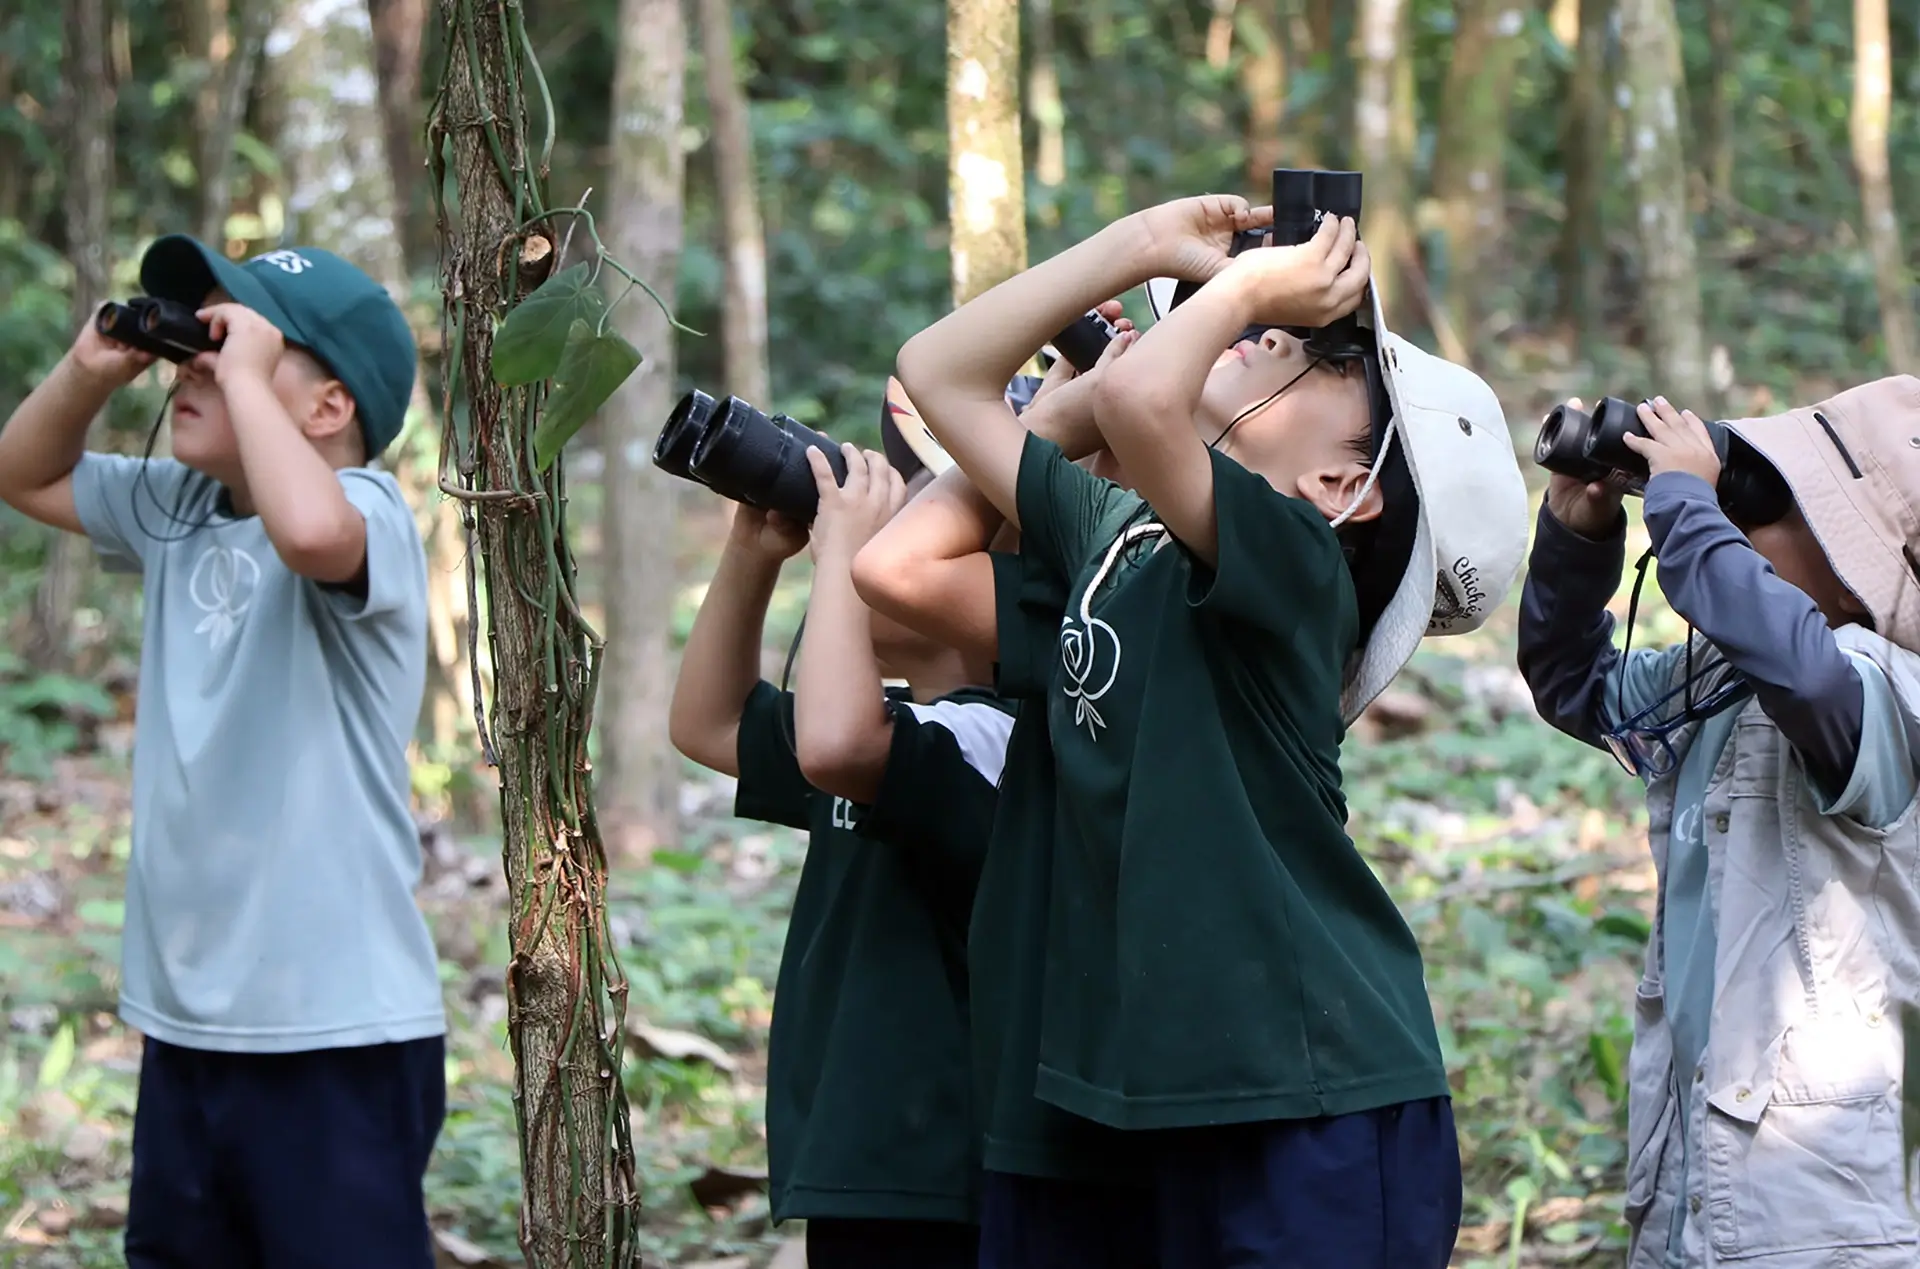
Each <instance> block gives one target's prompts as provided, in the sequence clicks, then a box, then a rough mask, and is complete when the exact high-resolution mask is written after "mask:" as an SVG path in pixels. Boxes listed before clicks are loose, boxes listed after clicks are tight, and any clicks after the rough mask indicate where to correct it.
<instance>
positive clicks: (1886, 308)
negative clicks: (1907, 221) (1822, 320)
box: [1851, 0, 1914, 374]
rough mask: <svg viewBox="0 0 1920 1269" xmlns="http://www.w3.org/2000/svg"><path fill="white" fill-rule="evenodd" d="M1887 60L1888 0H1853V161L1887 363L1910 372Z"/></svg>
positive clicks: (1907, 280)
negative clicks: (1891, 168)
mask: <svg viewBox="0 0 1920 1269" xmlns="http://www.w3.org/2000/svg"><path fill="white" fill-rule="evenodd" d="M1889 62H1890V58H1889V55H1888V48H1887V0H1853V117H1852V120H1851V123H1852V132H1853V165H1854V167H1855V169H1857V170H1858V171H1859V173H1860V204H1861V213H1862V215H1863V216H1864V218H1865V220H1866V231H1867V232H1866V238H1867V250H1868V251H1870V252H1872V253H1873V276H1874V281H1875V283H1876V285H1877V286H1878V287H1879V290H1880V325H1881V329H1882V330H1883V331H1884V332H1885V334H1886V341H1887V364H1888V365H1889V366H1890V367H1891V368H1892V369H1893V370H1894V372H1895V373H1898V374H1911V373H1912V372H1913V370H1914V360H1913V357H1914V331H1913V286H1912V278H1911V276H1910V274H1909V273H1908V271H1907V253H1906V251H1905V249H1904V248H1903V247H1902V246H1901V242H1900V222H1899V220H1898V219H1897V218H1896V217H1895V216H1894V210H1893V186H1892V184H1891V183H1890V182H1889V180H1888V173H1887V114H1888V111H1889V109H1890V106H1891V104H1892V76H1891V72H1890V69H1889Z"/></svg>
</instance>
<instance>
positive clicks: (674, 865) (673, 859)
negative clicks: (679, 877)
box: [647, 850, 707, 873]
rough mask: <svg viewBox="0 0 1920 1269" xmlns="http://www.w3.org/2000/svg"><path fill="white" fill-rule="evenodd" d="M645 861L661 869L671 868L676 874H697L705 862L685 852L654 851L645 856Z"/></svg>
mask: <svg viewBox="0 0 1920 1269" xmlns="http://www.w3.org/2000/svg"><path fill="white" fill-rule="evenodd" d="M647 860H648V862H649V863H653V864H658V865H659V866H660V867H662V868H671V869H673V870H674V871H675V872H678V873H694V872H699V871H700V869H701V868H702V867H704V866H705V865H706V862H707V861H706V860H705V859H703V858H701V857H700V856H699V855H696V854H694V853H693V852H692V851H687V850H656V851H654V852H653V854H651V855H649V856H647Z"/></svg>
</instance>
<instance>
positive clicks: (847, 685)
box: [793, 445, 907, 804]
mask: <svg viewBox="0 0 1920 1269" xmlns="http://www.w3.org/2000/svg"><path fill="white" fill-rule="evenodd" d="M841 450H842V452H843V453H844V454H845V455H846V459H847V479H846V483H845V484H844V485H840V484H836V483H835V481H834V476H833V471H832V469H831V468H829V467H828V466H827V462H826V459H825V457H824V456H822V455H821V454H820V453H819V452H818V451H817V450H808V451H807V459H808V461H809V462H811V463H812V464H813V474H814V479H815V480H816V481H817V482H818V484H819V486H820V511H819V515H818V517H817V518H816V519H815V520H814V522H813V543H812V544H813V594H812V596H811V597H810V598H809V599H808V601H807V632H806V635H805V637H804V638H802V639H801V641H800V663H799V665H798V667H797V668H796V670H795V674H794V691H793V730H794V751H795V754H796V756H797V757H798V758H799V761H800V771H801V774H802V775H804V776H806V778H807V783H809V784H811V785H812V786H813V787H814V788H816V789H819V790H821V791H822V792H825V793H831V794H833V795H835V796H836V797H843V798H846V799H847V800H848V801H850V802H859V803H863V804H864V803H868V802H871V801H873V797H874V794H875V793H877V792H878V791H879V789H880V778H881V776H882V775H884V774H885V772H886V769H887V754H888V751H889V750H890V749H891V747H892V745H893V720H892V717H891V716H890V715H889V713H888V711H887V696H886V690H885V688H884V687H883V686H882V685H881V681H880V662H879V659H878V658H877V657H875V656H874V652H873V629H872V625H871V622H870V620H869V617H868V613H867V606H866V605H865V604H864V603H862V602H861V600H860V596H859V595H858V594H856V593H855V591H854V588H853V560H854V557H855V556H856V555H858V554H859V552H860V548H861V547H863V546H865V545H866V544H867V542H868V541H869V540H870V539H871V538H872V537H873V535H874V534H875V533H876V532H877V531H878V530H879V529H880V527H881V526H882V525H884V524H886V523H887V521H888V520H890V519H892V518H893V515H894V513H895V512H896V511H898V510H899V508H900V505H901V504H902V503H903V502H905V501H906V496H907V491H906V486H905V484H904V483H902V481H901V479H900V474H899V473H898V472H896V471H895V470H894V469H893V468H892V467H890V466H889V465H888V464H887V460H886V457H885V456H884V455H881V454H875V453H871V452H866V453H863V452H862V451H860V450H858V449H855V448H854V447H853V446H851V445H842V446H841Z"/></svg>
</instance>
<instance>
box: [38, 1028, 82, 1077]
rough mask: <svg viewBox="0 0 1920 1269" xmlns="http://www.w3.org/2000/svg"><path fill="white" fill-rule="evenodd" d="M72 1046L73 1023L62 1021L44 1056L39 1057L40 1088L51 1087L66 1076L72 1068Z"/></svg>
mask: <svg viewBox="0 0 1920 1269" xmlns="http://www.w3.org/2000/svg"><path fill="white" fill-rule="evenodd" d="M74 1047H75V1045H74V1037H73V1024H72V1023H71V1022H68V1023H64V1024H62V1025H61V1027H60V1030H59V1031H57V1032H55V1033H54V1037H53V1042H52V1043H51V1044H49V1045H47V1053H46V1056H45V1057H43V1058H41V1059H40V1087H41V1088H52V1087H53V1086H54V1085H56V1084H58V1083H59V1082H60V1081H61V1080H63V1079H65V1078H67V1072H68V1071H71V1070H72V1069H73V1053H74Z"/></svg>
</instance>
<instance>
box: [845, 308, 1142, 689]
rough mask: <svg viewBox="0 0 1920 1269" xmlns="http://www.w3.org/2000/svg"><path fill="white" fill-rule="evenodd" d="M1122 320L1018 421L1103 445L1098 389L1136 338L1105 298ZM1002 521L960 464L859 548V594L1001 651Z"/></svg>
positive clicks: (946, 634) (908, 622)
mask: <svg viewBox="0 0 1920 1269" xmlns="http://www.w3.org/2000/svg"><path fill="white" fill-rule="evenodd" d="M1102 309H1103V311H1106V312H1107V314H1108V316H1109V318H1110V319H1119V320H1120V322H1121V323H1122V329H1121V332H1120V335H1119V337H1118V338H1116V339H1115V340H1114V341H1113V342H1112V343H1111V344H1109V345H1108V346H1107V350H1106V352H1104V353H1103V354H1101V357H1100V361H1099V363H1098V364H1097V365H1096V366H1095V367H1094V368H1093V369H1092V370H1091V371H1089V372H1088V373H1087V374H1084V375H1075V374H1074V372H1073V368H1072V367H1071V366H1070V365H1068V364H1067V363H1066V362H1065V361H1061V362H1058V363H1056V364H1055V365H1054V367H1053V368H1052V369H1051V370H1049V371H1048V372H1047V382H1046V383H1045V384H1044V385H1043V386H1042V388H1041V391H1040V392H1039V393H1038V394H1036V396H1035V397H1034V401H1033V404H1032V405H1031V406H1029V407H1028V408H1027V411H1026V413H1025V414H1023V415H1021V416H1020V418H1019V423H1020V425H1021V426H1022V427H1024V428H1031V429H1032V430H1033V431H1034V432H1036V433H1038V434H1039V435H1041V436H1045V437H1046V438H1047V439H1049V440H1051V441H1053V442H1054V443H1055V444H1056V445H1058V446H1060V448H1061V449H1062V450H1063V451H1064V452H1065V453H1066V455H1067V456H1068V457H1069V458H1075V459H1078V458H1084V457H1086V456H1088V455H1090V454H1092V453H1094V452H1095V451H1097V450H1098V449H1099V448H1100V445H1101V441H1100V433H1099V430H1098V429H1097V427H1096V426H1095V425H1094V418H1093V400H1094V396H1093V394H1094V390H1095V388H1096V387H1097V385H1098V383H1099V380H1100V378H1101V377H1102V376H1103V375H1105V374H1106V373H1107V370H1108V368H1109V367H1110V366H1111V365H1112V364H1113V362H1114V360H1115V359H1116V358H1118V357H1119V356H1120V355H1121V354H1122V353H1123V352H1125V351H1126V350H1127V349H1128V348H1129V347H1130V346H1131V345H1132V343H1133V342H1134V341H1135V340H1136V339H1137V338H1138V336H1137V334H1136V332H1134V331H1133V330H1131V329H1130V328H1129V325H1128V324H1127V323H1125V319H1123V318H1119V313H1118V305H1117V304H1108V305H1103V306H1102ZM1006 530H1007V521H1006V519H1005V517H1003V516H1002V515H1001V514H1000V511H999V509H998V508H997V507H995V506H994V505H993V504H992V503H991V502H989V501H988V500H987V498H986V496H985V495H984V494H982V493H981V492H980V491H979V490H978V489H977V488H976V487H975V486H974V484H973V482H972V480H970V479H969V478H968V476H967V473H966V472H965V471H964V470H963V469H961V468H959V467H950V468H948V469H947V470H946V471H944V472H942V473H941V474H940V476H939V477H938V478H936V479H935V480H934V481H933V483H932V484H930V485H928V486H927V487H926V488H925V489H923V490H921V491H920V493H919V494H918V495H916V496H915V497H914V498H913V499H912V501H910V502H908V503H907V505H906V506H905V507H904V508H902V509H901V511H900V513H899V514H898V515H896V516H895V517H894V518H893V519H892V520H891V521H890V522H888V524H887V525H886V526H885V527H884V528H882V529H881V530H880V531H879V532H878V533H877V534H875V535H874V537H873V540H872V541H870V542H868V543H867V544H866V545H865V546H864V547H862V548H861V550H860V554H859V555H858V556H857V557H856V558H855V560H854V563H853V584H854V588H855V589H856V590H857V591H858V592H859V594H860V598H861V599H862V600H864V601H865V602H866V604H867V606H868V607H870V608H872V609H873V610H874V611H875V612H878V613H882V614H884V615H885V616H887V617H890V618H892V619H893V620H894V621H897V622H899V623H900V624H901V625H903V626H906V627H907V628H908V629H910V630H914V631H916V632H918V633H920V634H923V635H925V636H927V637H928V638H930V639H933V640H935V641H936V642H938V643H942V644H945V645H946V646H948V647H950V648H958V649H959V650H960V651H961V652H963V653H965V654H967V655H968V656H969V657H976V658H979V659H982V660H987V661H992V660H994V659H996V658H997V657H998V655H999V638H998V635H997V631H996V626H995V620H994V581H993V561H992V557H991V556H990V555H989V554H988V550H989V548H990V547H991V546H992V545H993V544H994V543H995V542H996V540H997V539H998V538H999V537H1000V536H1001V535H1003V534H1004V533H1005V532H1006Z"/></svg>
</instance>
